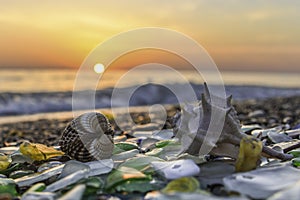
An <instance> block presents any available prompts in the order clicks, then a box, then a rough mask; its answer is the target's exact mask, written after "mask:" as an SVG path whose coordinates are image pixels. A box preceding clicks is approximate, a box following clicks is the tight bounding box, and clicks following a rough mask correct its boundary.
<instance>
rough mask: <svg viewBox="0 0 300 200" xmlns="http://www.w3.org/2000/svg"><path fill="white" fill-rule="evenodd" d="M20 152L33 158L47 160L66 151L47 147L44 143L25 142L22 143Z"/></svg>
mask: <svg viewBox="0 0 300 200" xmlns="http://www.w3.org/2000/svg"><path fill="white" fill-rule="evenodd" d="M20 152H21V153H22V154H23V155H26V156H28V157H30V158H31V159H32V160H37V161H40V160H47V159H49V158H52V157H56V156H62V155H64V154H65V153H64V152H62V151H58V150H56V149H54V148H53V147H47V146H46V145H43V144H38V143H30V142H23V143H22V144H21V145H20Z"/></svg>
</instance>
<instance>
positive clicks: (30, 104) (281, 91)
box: [0, 84, 300, 116]
mask: <svg viewBox="0 0 300 200" xmlns="http://www.w3.org/2000/svg"><path fill="white" fill-rule="evenodd" d="M191 86H192V88H193V89H194V91H195V94H196V95H197V98H198V99H200V94H201V93H202V91H203V85H199V84H191ZM186 87H187V85H184V84H172V85H171V84H170V85H164V86H162V85H157V84H146V85H142V86H140V87H126V88H121V89H119V90H118V91H119V92H122V93H128V92H131V91H132V90H133V89H134V88H137V89H136V90H135V91H134V93H133V95H132V96H131V98H130V100H129V102H128V101H126V99H123V97H122V96H119V97H118V99H114V100H115V102H117V104H114V105H116V106H118V107H124V106H144V105H153V104H177V103H179V101H178V99H177V96H178V95H180V96H186ZM169 88H175V90H176V94H174V93H173V92H172V91H171V90H170V89H169ZM225 89H226V94H227V95H230V94H232V95H233V98H234V99H235V100H245V99H265V98H271V97H286V96H299V95H300V88H278V87H264V86H236V85H230V86H226V87H225ZM113 91H114V90H113V89H112V88H108V89H103V90H97V91H96V92H95V108H110V107H111V98H112V94H113ZM90 92H91V91H78V92H75V93H76V94H79V93H80V96H81V97H82V99H81V100H80V99H79V100H78V102H79V104H78V106H77V107H76V108H77V109H82V110H83V109H90V105H89V104H88V102H86V101H85V98H84V97H85V96H86V95H88V94H89V93H90ZM179 93H180V94H179ZM72 94H73V93H72V92H71V91H68V92H39V93H11V92H5V93H1V94H0V116H12V115H27V114H35V113H46V112H63V111H71V110H72ZM186 101H188V98H187V99H186ZM180 103H182V102H180Z"/></svg>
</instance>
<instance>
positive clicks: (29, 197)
mask: <svg viewBox="0 0 300 200" xmlns="http://www.w3.org/2000/svg"><path fill="white" fill-rule="evenodd" d="M55 197H56V194H55V193H52V192H28V193H25V194H24V195H23V196H22V200H35V199H36V200H37V199H41V200H55V199H56V198H55Z"/></svg>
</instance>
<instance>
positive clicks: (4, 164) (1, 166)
mask: <svg viewBox="0 0 300 200" xmlns="http://www.w3.org/2000/svg"><path fill="white" fill-rule="evenodd" d="M10 163H11V160H10V159H9V157H8V156H7V155H3V154H0V171H2V170H5V169H7V168H8V166H9V164H10Z"/></svg>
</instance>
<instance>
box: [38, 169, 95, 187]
mask: <svg viewBox="0 0 300 200" xmlns="http://www.w3.org/2000/svg"><path fill="white" fill-rule="evenodd" d="M88 173H89V170H86V169H83V170H80V171H77V172H75V173H73V174H70V175H68V176H66V177H64V178H62V179H59V180H58V181H56V182H54V183H52V184H50V185H48V186H47V187H46V189H45V190H44V191H45V192H55V191H57V190H60V189H62V188H65V187H67V186H69V185H72V184H74V183H77V182H78V181H79V180H81V179H83V178H87V176H88Z"/></svg>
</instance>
